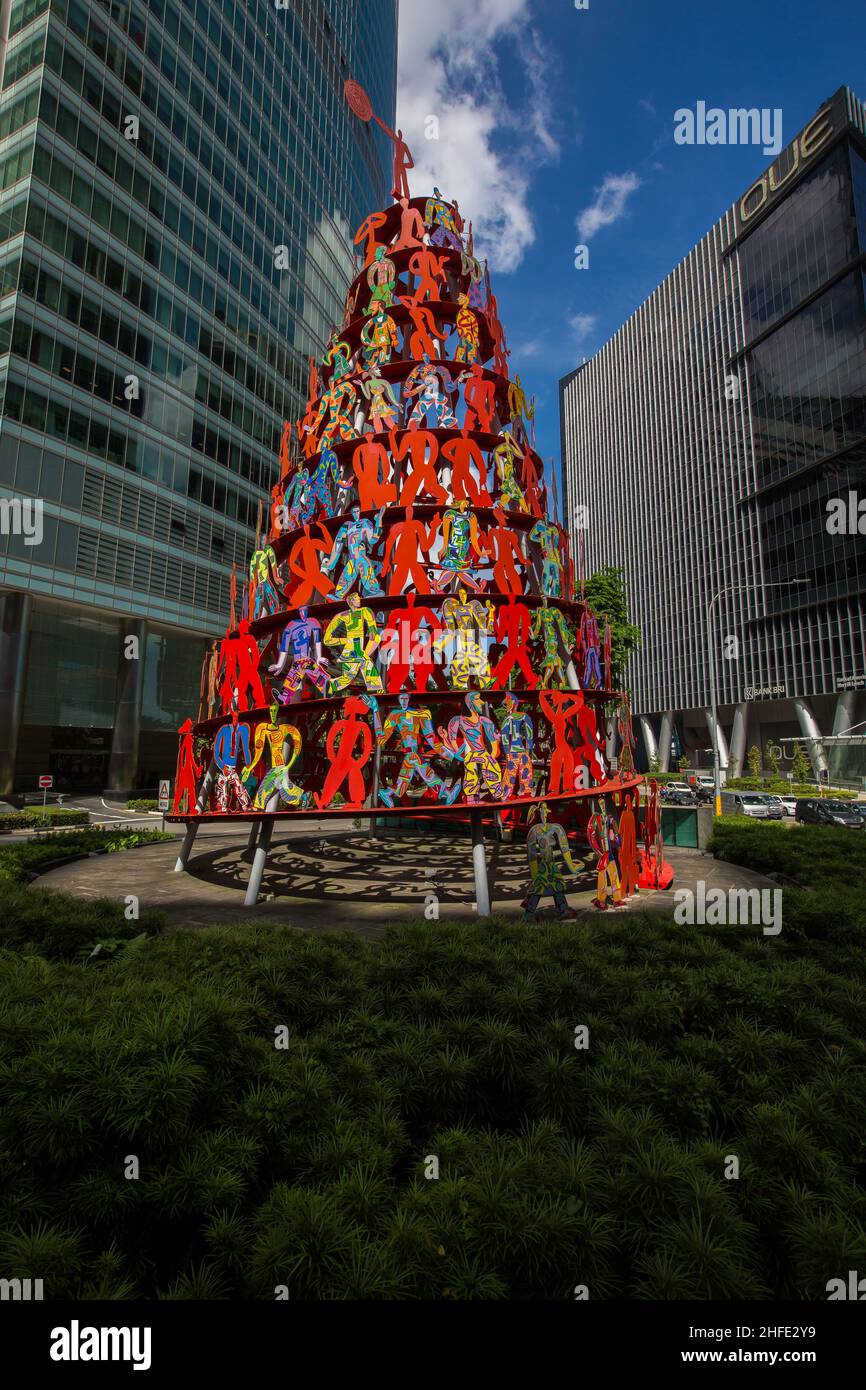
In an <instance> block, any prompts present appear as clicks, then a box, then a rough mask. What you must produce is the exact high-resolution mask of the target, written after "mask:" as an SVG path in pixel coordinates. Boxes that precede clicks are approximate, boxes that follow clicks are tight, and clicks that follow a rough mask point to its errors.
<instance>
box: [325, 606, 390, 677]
mask: <svg viewBox="0 0 866 1390" xmlns="http://www.w3.org/2000/svg"><path fill="white" fill-rule="evenodd" d="M347 603H348V605H349V606H348V608H347V609H345V610H344V611H343V612H342V613H336V614H335V615H334V617H333V618H332V619H331V621H330V622H329V623H328V626H327V627H326V628H325V636H324V639H323V640H324V642H325V646H327V647H339V654H338V656H337V663H338V665H339V667H340V674H339V675H338V676H335V677H334V678H333V679H332V680H331V682H330V685H329V686H328V694H329V695H336V694H338V693H339V692H340V691H341V690H346V689H347V688H348V686H350V685H352V684H354V683H356V682H358V681H363V683H364V685H365V687H366V689H367V690H371V691H372V692H373V694H374V695H382V694H383V693H384V690H383V686H382V677H381V676H380V675H379V672H378V671H377V669H376V666H375V665H374V663H373V659H372V658H373V652H374V651H375V650H376V648H377V647H378V645H379V641H380V637H379V629H378V627H377V625H376V619H375V617H374V616H373V613H372V612H371V610H370V609H369V608H362V606H361V596H360V594H349V597H348V599H347ZM341 628H342V629H343V633H342V635H340V629H341Z"/></svg>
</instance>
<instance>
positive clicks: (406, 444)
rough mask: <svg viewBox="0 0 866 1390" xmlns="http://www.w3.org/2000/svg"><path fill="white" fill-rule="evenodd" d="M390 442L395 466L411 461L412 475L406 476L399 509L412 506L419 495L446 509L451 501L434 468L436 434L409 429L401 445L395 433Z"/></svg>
mask: <svg viewBox="0 0 866 1390" xmlns="http://www.w3.org/2000/svg"><path fill="white" fill-rule="evenodd" d="M388 441H389V443H390V445H391V457H392V459H394V461H395V463H402V462H403V459H405V458H406V457H407V456H408V458H409V459H410V460H411V462H412V472H411V473H409V474H408V476H406V477H404V479H403V486H402V487H401V489H400V506H401V507H410V506H411V505H412V503H413V502H414V501H415V499H416V498H417V496H418V494H419V493H425V494H426V495H427V496H428V497H432V498H433V501H434V502H436V503H437V505H439V506H443V505H444V503H446V502H447V501H448V493H447V492H446V491H445V489H444V488H443V487H442V485H441V484H440V482H439V479H438V478H437V476H436V469H435V467H434V464H435V462H436V459H437V457H438V454H439V443H438V440H437V439H436V436H435V434H431V433H430V431H429V430H407V431H406V432H405V433H404V435H403V438H402V440H401V442H400V444H399V445H398V444H397V433H396V431H395V430H390V431H389V432H388ZM428 449H429V450H430V457H429V458H428V457H427V450H428Z"/></svg>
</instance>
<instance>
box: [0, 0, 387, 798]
mask: <svg viewBox="0 0 866 1390" xmlns="http://www.w3.org/2000/svg"><path fill="white" fill-rule="evenodd" d="M396 16H397V6H396V0H363V3H357V2H356V0H290V3H288V5H287V6H282V7H278V5H277V3H275V0H149V3H147V4H144V3H138V0H136V3H123V2H122V0H110V3H109V0H99V2H98V0H91V3H82V0H51V3H50V4H49V3H47V0H11V4H10V3H8V0H6V2H5V3H3V4H2V6H0V23H2V25H3V26H4V28H3V31H2V32H0V70H2V90H0V280H2V284H0V291H2V298H0V400H2V417H0V522H2V529H0V586H2V590H3V600H2V612H0V795H3V794H5V793H8V792H9V791H10V790H11V789H12V787H13V785H14V787H15V788H21V789H25V788H35V785H36V780H37V777H38V775H39V774H40V773H53V774H54V775H55V785H58V786H61V787H65V788H78V789H84V788H103V787H109V788H113V789H118V790H119V789H128V788H130V787H132V786H133V785H135V784H137V785H143V786H154V785H155V783H156V780H157V777H158V776H159V775H166V774H170V771H171V768H172V767H173V765H174V752H175V746H176V740H175V730H176V728H177V724H178V722H179V719H180V718H182V717H184V715H185V713H186V711H187V709H188V708H189V705H190V696H191V695H192V696H195V694H196V692H197V691H198V687H199V678H200V668H201V661H202V656H203V654H204V652H205V650H206V647H207V645H208V642H209V641H210V640H211V639H212V638H213V637H215V636H218V635H220V634H221V631H223V630H224V628H225V624H226V618H227V613H228V582H229V575H230V572H231V566H232V564H233V563H235V564H237V566H238V573H239V582H240V583H243V581H244V577H245V576H244V566H245V564H246V563H247V559H248V555H249V551H250V548H251V541H252V539H253V537H254V532H255V526H256V519H257V514H258V508H259V505H260V502H261V501H262V499H264V500H265V501H267V498H268V492H269V490H270V488H271V486H272V485H273V483H274V481H275V477H276V474H275V469H276V456H277V448H278V442H279V438H280V434H281V430H282V424H283V420H284V419H295V418H297V416H298V415H299V414H300V413H301V412H300V407H301V402H302V399H303V398H305V397H306V386H307V382H308V377H309V366H308V358H309V356H310V355H311V354H314V355H315V356H316V357H317V358H318V357H320V356H321V354H322V352H323V350H324V348H325V334H326V332H327V328H328V325H329V324H330V323H331V322H332V321H333V319H334V315H335V312H336V311H337V308H338V305H340V304H341V303H342V301H343V297H344V295H345V290H346V285H347V283H348V281H349V278H350V272H351V268H352V252H353V247H352V236H353V232H354V229H355V228H356V227H357V226H358V225H359V223H360V222H361V221H362V220H363V218H364V217H365V216H366V215H367V213H368V212H369V210H370V208H374V207H379V206H380V205H381V204H382V202H383V201H387V197H388V195H389V192H390V186H391V185H390V162H389V158H388V152H389V148H390V145H389V142H388V140H387V138H386V136H385V135H384V134H383V133H382V132H381V131H380V130H379V129H378V127H376V126H375V125H374V124H373V123H371V124H370V125H363V124H362V123H361V122H360V121H358V120H357V119H356V118H355V117H354V116H353V115H352V114H351V112H350V110H349V108H348V107H347V105H346V103H345V100H344V97H343V84H344V81H345V80H346V78H348V77H353V78H355V79H356V80H357V81H358V82H360V83H361V84H362V85H363V86H364V87H365V88H366V89H367V91H368V92H369V94H370V97H371V100H372V102H373V105H374V107H375V110H376V111H377V113H378V114H379V115H380V116H381V117H382V118H383V119H384V120H385V121H387V122H388V123H389V124H390V125H393V117H394V101H395V90H396ZM358 170H361V171H362V172H361V173H360V174H359V173H358ZM36 503H39V504H41V508H40V507H37V506H36V505H35V504H36ZM182 575H183V579H182ZM181 595H184V596H186V597H184V598H183V599H181ZM132 638H135V639H136V641H135V642H133V641H130V640H129V639H132ZM136 653H137V655H136Z"/></svg>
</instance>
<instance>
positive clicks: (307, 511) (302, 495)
mask: <svg viewBox="0 0 866 1390" xmlns="http://www.w3.org/2000/svg"><path fill="white" fill-rule="evenodd" d="M309 493H310V470H309V469H308V468H307V467H306V466H304V465H302V466H301V467H300V468H297V469H295V472H294V473H293V474H292V477H291V481H290V482H289V485H288V487H287V488H286V489H285V492H284V494H283V506H284V507H285V509H286V512H287V521H288V525H287V526H286V530H287V531H296V530H297V529H298V527H299V526H303V525H305V523H306V522H307V521H309V519H310V517H311V516H312V515H313V512H314V510H315V508H313V507H310V506H309Z"/></svg>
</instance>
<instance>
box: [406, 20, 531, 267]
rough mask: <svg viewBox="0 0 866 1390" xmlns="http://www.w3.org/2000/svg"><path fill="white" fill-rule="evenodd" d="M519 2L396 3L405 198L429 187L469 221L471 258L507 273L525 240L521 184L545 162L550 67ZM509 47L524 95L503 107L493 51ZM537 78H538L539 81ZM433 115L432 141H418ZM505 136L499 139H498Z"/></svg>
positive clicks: (527, 228) (527, 229) (527, 225)
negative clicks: (410, 161) (409, 165)
mask: <svg viewBox="0 0 866 1390" xmlns="http://www.w3.org/2000/svg"><path fill="white" fill-rule="evenodd" d="M528 11H529V0H472V3H471V4H467V3H466V0H435V2H433V3H431V0H401V5H400V34H399V59H398V73H397V124H398V126H399V127H400V128H401V129H402V131H403V136H404V138H405V139H406V141H407V143H408V144H409V147H410V149H411V150H412V156H413V158H414V160H415V168H414V169H413V170H411V172H410V175H409V184H410V187H411V189H412V192H413V194H414V195H416V196H417V195H422V194H424V193H426V192H429V191H432V189H433V186H434V184H435V185H436V186H437V187H439V188H441V189H442V192H443V193H444V194H445V195H446V196H447V197H449V198H456V199H457V201H458V202H459V204H460V210H461V212H462V213H463V214H464V216H465V217H466V219H467V222H468V221H469V219H471V220H472V223H473V227H474V231H475V247H476V252H477V253H478V254H480V255H481V256H482V257H484V256H487V258H488V259H489V261H490V265H491V268H492V269H496V270H506V271H507V270H514V269H515V268H516V267H517V266H518V265H519V264H520V261H521V259H522V257H523V253H524V251H525V250H526V248H527V247H528V246H530V245H531V244H532V242H533V241H534V239H535V229H534V226H533V219H532V214H531V212H530V208H529V203H528V191H529V183H530V179H531V176H532V173H533V170H534V169H535V168H536V167H537V166H538V164H539V163H541V162H543V161H546V160H549V159H555V158H556V157H557V156H558V153H559V146H558V144H557V141H556V138H555V136H554V134H553V131H552V123H551V115H550V104H549V97H548V92H549V89H550V82H549V69H550V64H551V63H552V62H553V61H554V59H553V58H552V56H551V55H549V54H548V53H547V52H546V51H545V49H544V46H543V44H542V41H541V39H540V37H539V35H538V34H537V32H536V31H535V30H534V29H533V28H532V27H531V25H530V24H529V22H528ZM502 40H507V41H509V43H510V45H511V47H510V49H509V53H508V57H509V59H510V58H511V55H512V53H513V54H514V56H515V57H516V58H517V60H518V61H519V62H520V64H521V65H522V70H523V71H522V74H521V77H522V79H523V80H522V82H521V87H522V89H523V90H524V91H525V92H526V93H528V95H527V96H526V97H525V98H524V99H522V101H521V105H520V107H519V108H512V107H511V106H510V105H509V103H508V101H507V99H506V97H505V94H504V92H503V89H502V83H501V81H500V76H499V54H498V52H497V47H496V45H497V44H498V43H499V42H500V41H502ZM546 74H548V76H547V78H546V76H545V75H546ZM428 116H436V117H437V119H438V123H439V138H438V139H437V140H428V139H426V138H425V133H424V131H425V121H426V118H427V117H428ZM503 137H505V138H503Z"/></svg>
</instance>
